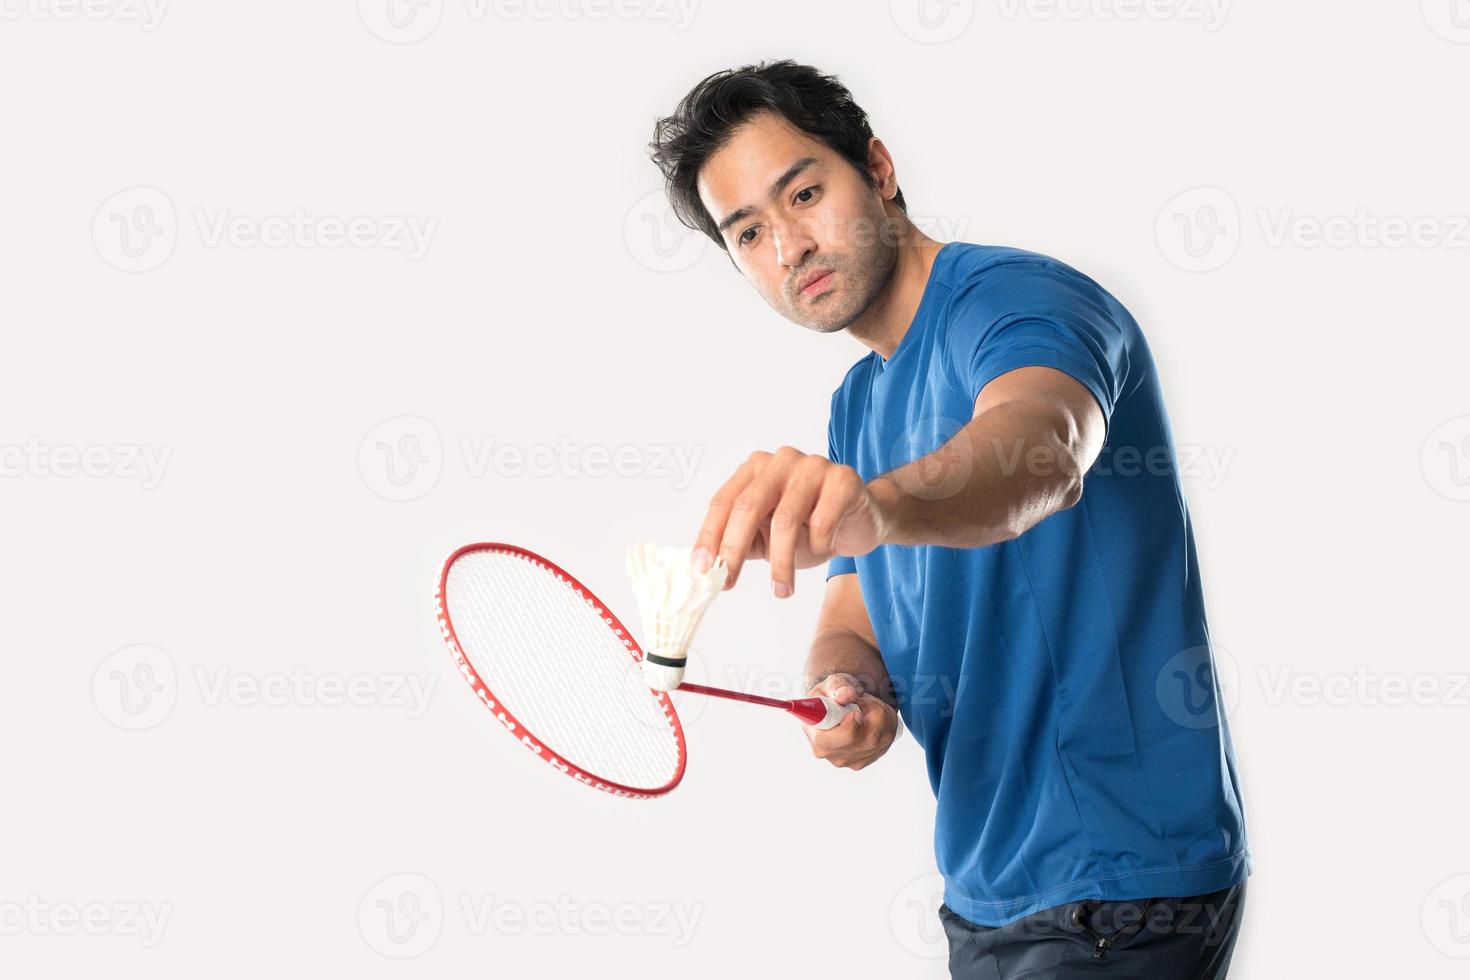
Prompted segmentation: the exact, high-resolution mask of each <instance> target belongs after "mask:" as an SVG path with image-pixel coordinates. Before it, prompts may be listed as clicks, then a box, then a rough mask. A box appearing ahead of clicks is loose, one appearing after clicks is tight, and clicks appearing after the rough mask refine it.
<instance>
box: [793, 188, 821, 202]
mask: <svg viewBox="0 0 1470 980" xmlns="http://www.w3.org/2000/svg"><path fill="white" fill-rule="evenodd" d="M820 191H821V187H819V186H818V185H816V184H813V185H812V186H810V187H803V188H802V189H801V190H799V191H797V192H796V203H798V204H809V203H811V201H812V200H813V199H814V198H815V197H816V195H817V194H818V193H819V192H820ZM804 195H806V196H804Z"/></svg>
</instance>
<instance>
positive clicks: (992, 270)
mask: <svg viewBox="0 0 1470 980" xmlns="http://www.w3.org/2000/svg"><path fill="white" fill-rule="evenodd" d="M952 248H953V249H954V252H955V254H954V257H953V259H952V260H951V261H950V262H949V265H948V267H947V268H946V269H945V284H946V285H947V286H948V287H949V290H950V300H951V303H950V312H951V314H954V313H957V312H963V313H964V314H966V315H968V316H975V315H979V316H982V317H985V318H986V319H988V320H992V321H993V320H996V319H1000V318H1001V317H1004V316H1007V315H1013V314H1024V313H1026V312H1028V311H1030V310H1039V309H1057V308H1062V309H1067V308H1074V307H1077V306H1086V307H1092V308H1094V309H1095V310H1096V311H1097V312H1102V313H1105V314H1106V315H1108V316H1109V317H1116V316H1117V314H1118V312H1120V310H1121V307H1119V306H1118V303H1117V300H1115V299H1113V297H1112V296H1111V295H1109V293H1108V292H1107V290H1105V289H1103V287H1102V286H1100V285H1099V284H1098V283H1097V282H1095V281H1094V280H1093V279H1091V278H1090V277H1088V276H1087V275H1085V274H1083V273H1082V272H1079V271H1078V270H1077V269H1075V268H1073V267H1072V266H1070V265H1068V264H1067V263H1065V262H1063V261H1061V260H1060V259H1056V258H1053V257H1051V256H1050V255H1043V254H1041V253H1040V252H1028V251H1026V250H1025V249H1019V248H1007V247H1004V246H996V245H971V244H968V243H963V242H961V243H956V244H954V245H953V246H952Z"/></svg>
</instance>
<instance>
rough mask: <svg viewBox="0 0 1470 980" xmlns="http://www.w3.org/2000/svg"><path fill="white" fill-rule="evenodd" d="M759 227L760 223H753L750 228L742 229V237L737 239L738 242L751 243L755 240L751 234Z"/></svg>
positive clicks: (741, 243) (742, 243)
mask: <svg viewBox="0 0 1470 980" xmlns="http://www.w3.org/2000/svg"><path fill="white" fill-rule="evenodd" d="M759 227H760V226H759V225H751V226H750V227H749V228H747V229H745V230H744V231H742V232H741V233H740V237H739V238H737V239H735V241H736V243H737V244H740V245H749V244H750V243H751V242H753V241H755V239H754V238H753V237H749V236H751V235H753V233H754V232H755V230H756V229H757V228H759Z"/></svg>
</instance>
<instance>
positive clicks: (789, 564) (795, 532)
mask: <svg viewBox="0 0 1470 980" xmlns="http://www.w3.org/2000/svg"><path fill="white" fill-rule="evenodd" d="M830 467H831V464H830V463H828V462H827V461H826V460H824V459H821V458H819V457H816V456H807V457H804V458H803V459H801V460H799V461H798V462H797V463H796V464H795V468H794V472H793V473H792V474H791V477H790V478H789V479H788V480H787V481H786V488H785V491H784V492H783V493H782V494H781V499H780V500H779V501H778V502H777V503H776V509H775V511H774V512H772V514H771V546H770V551H769V553H768V554H767V556H766V557H767V559H768V560H769V561H770V563H771V591H772V592H774V593H775V594H776V598H777V599H785V598H786V597H787V596H789V595H791V594H792V593H793V592H795V591H796V549H797V546H798V545H799V544H800V543H801V535H802V531H803V530H804V529H805V527H806V521H807V518H808V517H810V516H811V513H812V506H813V505H814V504H815V503H816V502H817V497H818V495H819V494H820V493H821V492H822V481H823V478H824V476H825V475H826V471H827V470H828V469H830Z"/></svg>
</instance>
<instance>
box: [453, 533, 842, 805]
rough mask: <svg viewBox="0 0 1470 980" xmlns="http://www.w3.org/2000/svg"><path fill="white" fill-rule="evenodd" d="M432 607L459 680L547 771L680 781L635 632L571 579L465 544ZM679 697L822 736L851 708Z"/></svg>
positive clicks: (628, 787)
mask: <svg viewBox="0 0 1470 980" xmlns="http://www.w3.org/2000/svg"><path fill="white" fill-rule="evenodd" d="M435 606H436V611H437V612H438V615H439V629H440V632H442V633H443V634H444V642H445V643H446V644H447V645H448V647H449V652H450V653H451V654H452V655H453V657H454V662H455V664H456V665H458V667H459V672H460V674H461V675H463V677H464V679H465V680H466V681H468V682H469V685H470V687H471V688H472V689H473V690H474V692H475V694H477V695H478V696H479V698H480V700H481V701H482V702H483V703H484V705H485V707H487V708H489V709H490V710H491V711H492V712H493V713H494V714H495V717H496V718H498V719H499V720H500V723H501V724H503V725H504V726H505V727H506V728H507V729H508V730H509V731H510V733H511V734H512V735H514V736H516V737H517V738H518V739H520V741H521V744H523V745H525V746H526V747H527V748H529V749H530V750H531V751H532V752H535V753H536V754H537V755H539V756H540V757H541V758H543V759H545V760H546V761H547V762H548V763H550V764H551V765H552V766H553V767H555V768H556V769H558V770H560V771H561V772H563V773H565V774H566V775H568V776H571V777H572V778H573V779H575V780H577V781H578V782H581V783H585V784H587V785H589V786H594V787H596V788H597V789H601V790H605V791H606V792H609V793H613V794H615V795H617V796H627V797H634V798H652V797H655V796H662V795H663V794H665V793H667V792H668V791H669V790H671V789H673V788H674V787H675V786H677V785H679V781H680V780H681V779H683V778H684V763H685V747H684V728H683V726H682V725H680V723H679V715H678V713H677V712H676V711H675V710H674V704H673V701H672V700H671V699H670V698H669V696H668V694H666V693H664V692H662V691H655V690H652V689H651V688H649V687H648V685H647V684H646V683H645V682H644V680H643V671H642V663H641V661H642V659H643V650H642V649H641V648H640V647H639V646H638V643H637V641H636V640H634V639H633V635H632V634H631V633H630V632H629V631H628V629H627V628H626V627H625V626H623V624H622V622H620V621H619V620H618V618H617V617H616V616H615V615H613V614H612V612H611V611H610V610H609V609H608V608H607V606H606V605H604V604H603V602H602V601H601V600H600V599H598V598H597V597H596V596H595V595H593V594H592V591H591V590H590V589H588V588H587V587H586V586H585V585H583V584H582V583H581V582H579V581H577V580H576V579H575V578H573V577H572V575H571V574H570V573H569V572H567V571H565V570H564V569H562V568H561V567H560V566H558V565H556V564H555V563H553V562H551V561H548V560H547V559H545V558H542V557H541V556H540V555H537V554H534V553H532V552H530V551H527V550H525V549H524V548H517V547H515V546H514V545H508V544H471V545H466V546H465V547H463V548H460V549H459V550H458V551H456V552H455V553H454V554H452V555H450V556H449V559H448V560H447V561H446V562H445V563H444V570H443V571H442V572H441V573H440V575H439V588H438V591H437V593H436V594H435ZM678 690H680V691H688V692H691V693H694V694H703V695H707V696H711V697H718V698H727V699H730V700H734V701H744V702H746V703H749V704H759V705H765V706H767V707H772V708H780V709H781V710H783V711H786V712H789V713H790V714H792V715H795V716H796V717H797V718H800V719H801V720H802V721H803V722H804V723H806V724H808V725H812V726H814V727H816V728H821V729H827V728H832V727H833V726H835V725H837V724H838V723H839V722H841V721H842V719H843V718H844V717H846V716H847V715H848V714H850V713H852V712H854V711H856V710H858V709H857V706H856V705H839V704H837V702H835V701H833V700H831V699H830V698H825V697H814V698H798V699H796V700H794V701H786V700H782V699H779V698H766V697H760V696H758V695H754V694H743V693H741V692H738V691H727V690H724V689H723V688H718V687H707V686H705V685H703V684H682V685H680V686H679V688H678Z"/></svg>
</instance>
